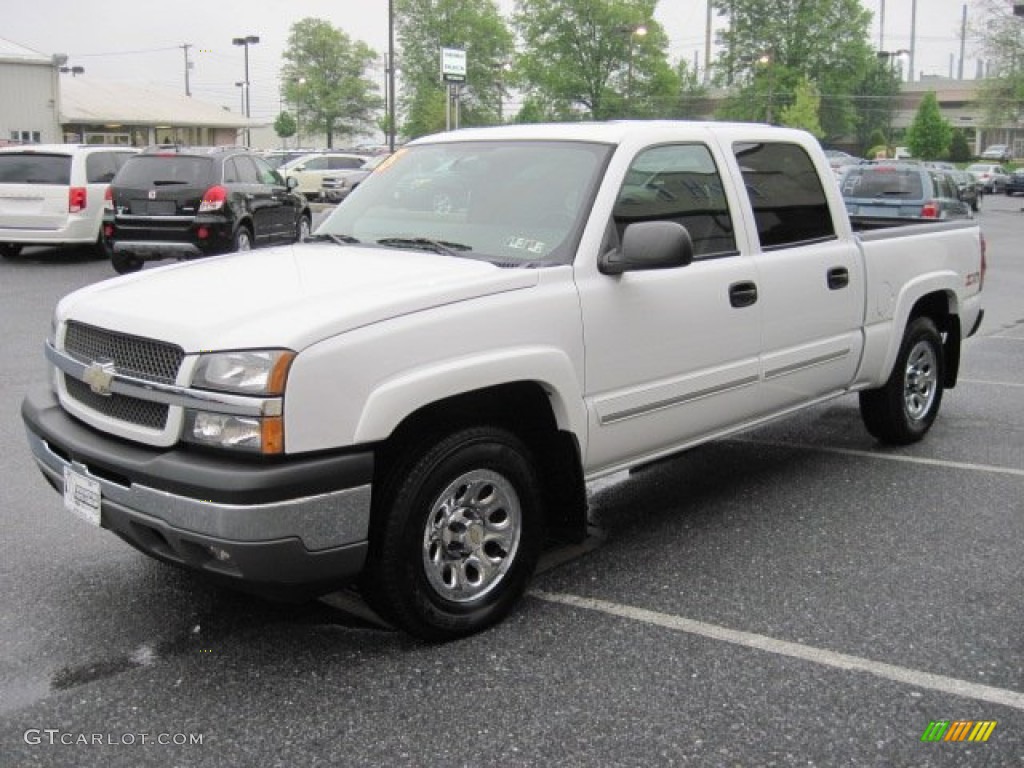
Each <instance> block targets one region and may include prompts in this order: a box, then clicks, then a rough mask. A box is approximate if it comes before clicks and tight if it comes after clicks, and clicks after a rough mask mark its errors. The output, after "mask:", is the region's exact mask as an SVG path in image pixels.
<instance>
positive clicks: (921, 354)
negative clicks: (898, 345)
mask: <svg viewBox="0 0 1024 768" xmlns="http://www.w3.org/2000/svg"><path fill="white" fill-rule="evenodd" d="M938 371H939V366H938V361H937V360H936V358H935V348H934V347H933V346H932V345H931V344H929V343H928V342H927V341H924V340H922V341H919V342H917V344H915V345H914V347H913V349H911V350H910V354H909V355H908V356H907V369H906V372H905V373H904V375H903V402H904V405H905V406H906V409H907V416H909V417H910V418H911V419H915V420H916V419H921V418H923V417H924V416H925V415H927V413H928V411H929V410H930V409H931V407H932V401H933V400H934V399H935V392H936V390H937V386H936V385H937V383H938V381H937V379H938Z"/></svg>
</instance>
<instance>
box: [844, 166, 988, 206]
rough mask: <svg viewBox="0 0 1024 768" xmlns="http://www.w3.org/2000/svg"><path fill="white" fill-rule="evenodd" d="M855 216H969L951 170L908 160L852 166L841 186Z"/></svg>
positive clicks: (966, 204) (845, 199) (847, 204)
mask: <svg viewBox="0 0 1024 768" xmlns="http://www.w3.org/2000/svg"><path fill="white" fill-rule="evenodd" d="M840 188H841V189H842V193H843V200H844V201H845V202H846V210H847V211H848V212H849V214H850V216H851V217H861V218H869V219H968V218H971V207H970V205H969V204H968V203H966V202H964V201H963V200H961V199H960V193H959V192H958V191H957V185H956V182H955V181H954V180H953V178H952V176H950V175H949V172H948V171H943V170H938V169H934V168H925V167H924V166H922V165H916V164H907V163H889V164H885V163H874V164H871V165H862V166H857V167H856V168H850V169H849V170H848V171H847V172H846V173H845V174H844V175H843V179H842V183H841V185H840Z"/></svg>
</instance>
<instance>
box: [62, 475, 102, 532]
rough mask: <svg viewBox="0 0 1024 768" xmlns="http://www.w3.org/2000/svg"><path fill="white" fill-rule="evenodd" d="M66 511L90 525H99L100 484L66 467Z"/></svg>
mask: <svg viewBox="0 0 1024 768" xmlns="http://www.w3.org/2000/svg"><path fill="white" fill-rule="evenodd" d="M64 509H66V510H67V511H68V512H71V513H73V514H75V515H78V517H80V518H82V519H83V520H85V522H87V523H89V524H90V525H99V524H100V484H99V483H98V482H96V481H95V480H92V479H90V478H88V477H85V476H84V475H80V474H78V473H77V472H75V471H74V470H73V469H71V467H64Z"/></svg>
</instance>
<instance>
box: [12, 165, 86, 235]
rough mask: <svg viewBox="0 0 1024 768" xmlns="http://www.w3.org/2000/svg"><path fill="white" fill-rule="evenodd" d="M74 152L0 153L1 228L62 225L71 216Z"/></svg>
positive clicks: (47, 228) (58, 227)
mask: <svg viewBox="0 0 1024 768" xmlns="http://www.w3.org/2000/svg"><path fill="white" fill-rule="evenodd" d="M70 185H71V156H70V155H62V154H54V153H47V152H35V151H32V150H30V149H26V150H24V151H16V152H3V153H0V228H8V229H39V230H50V229H60V228H61V227H63V226H65V224H66V222H67V218H68V189H69V187H70Z"/></svg>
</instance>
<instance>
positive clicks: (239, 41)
mask: <svg viewBox="0 0 1024 768" xmlns="http://www.w3.org/2000/svg"><path fill="white" fill-rule="evenodd" d="M259 41H260V38H259V36H258V35H246V36H245V37H234V38H232V39H231V44H232V45H240V46H242V47H243V48H244V49H245V89H244V93H245V121H246V125H245V146H247V147H248V146H250V145H251V144H252V134H251V133H250V129H249V118H250V117H251V107H252V99H251V98H250V88H249V46H250V45H256V43H258V42H259Z"/></svg>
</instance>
